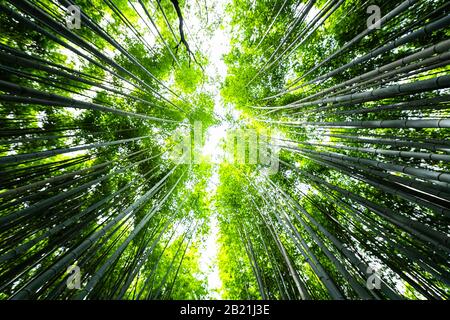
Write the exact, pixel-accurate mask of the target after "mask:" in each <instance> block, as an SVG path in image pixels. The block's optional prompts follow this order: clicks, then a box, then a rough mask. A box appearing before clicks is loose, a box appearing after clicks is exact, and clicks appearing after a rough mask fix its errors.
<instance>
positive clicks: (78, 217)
mask: <svg viewBox="0 0 450 320" xmlns="http://www.w3.org/2000/svg"><path fill="white" fill-rule="evenodd" d="M372 2H373V1H363V0H348V1H346V0H320V1H319V0H317V1H316V0H307V1H293V0H265V1H256V2H255V1H245V0H233V1H230V2H229V3H228V7H227V13H228V14H229V15H230V16H231V26H232V31H233V32H232V42H231V43H232V47H231V50H230V53H229V54H228V55H227V56H226V57H225V62H226V63H227V64H228V68H229V69H228V76H227V78H226V80H225V81H224V83H223V84H222V87H221V89H222V92H221V95H222V99H223V100H224V102H225V104H227V105H228V104H233V105H235V107H236V108H237V109H239V110H241V112H242V114H241V119H240V121H238V120H233V121H234V122H233V123H232V126H234V127H238V128H239V127H243V126H251V127H252V128H255V129H256V130H259V131H260V132H265V131H266V130H271V132H272V133H274V134H273V135H272V137H273V138H272V139H271V141H270V142H269V145H270V146H271V147H274V148H278V149H279V150H280V153H279V155H276V156H279V162H280V166H279V167H280V168H279V172H277V173H276V174H270V173H268V172H267V170H266V169H267V168H264V167H262V166H261V165H259V164H251V165H243V164H239V165H236V164H231V163H227V162H224V163H221V164H219V165H216V166H215V165H211V164H205V163H196V164H189V161H181V162H180V159H174V158H173V150H172V149H174V146H175V145H176V141H175V139H174V138H173V137H174V135H176V134H177V133H180V132H182V134H188V133H189V132H190V130H191V128H190V125H191V124H193V122H194V121H202V122H203V128H204V130H205V131H206V129H207V128H208V126H209V125H211V124H213V123H214V122H215V121H217V119H216V117H217V115H215V114H214V110H216V109H213V97H209V96H208V95H207V94H205V93H204V92H202V90H203V87H202V88H201V89H200V87H201V86H200V84H199V83H200V81H204V80H198V79H200V78H202V77H203V78H205V75H204V73H205V68H204V66H205V65H206V63H207V61H206V60H207V59H206V58H205V57H203V56H202V54H201V52H197V50H198V46H197V44H196V43H195V42H194V41H193V42H189V44H188V41H189V36H190V35H189V33H188V32H189V29H188V28H187V25H186V24H187V23H188V22H189V21H187V20H186V18H185V16H184V15H183V14H184V10H185V9H186V8H187V7H188V1H180V2H178V1H174V0H171V1H169V0H167V1H164V0H163V1H147V0H137V1H132V0H128V1H113V0H102V1H100V0H98V1H97V0H96V1H90V0H87V1H72V0H36V1H34V0H33V1H31V0H9V1H1V2H0V22H1V28H2V34H1V35H0V124H1V127H0V299H186V298H188V299H197V298H205V297H210V296H209V295H208V285H207V284H206V283H205V281H206V280H205V278H202V277H201V276H200V274H201V271H200V269H201V268H200V263H201V259H200V254H199V248H200V247H201V246H202V242H204V240H205V236H206V235H207V234H208V232H210V230H209V228H210V226H209V227H208V221H210V220H211V219H212V218H211V217H212V216H214V217H217V220H218V228H219V234H218V235H217V236H218V242H219V253H218V258H217V263H218V265H219V271H220V278H221V281H222V288H221V290H222V296H223V297H225V298H231V299H338V300H342V299H447V298H448V297H449V296H450V265H449V261H450V259H449V255H450V229H449V225H450V224H449V222H450V170H449V168H450V166H449V161H450V139H449V137H450V129H449V128H450V113H449V110H450V105H449V101H450V99H449V97H450V92H449V89H448V88H449V87H450V76H449V70H450V69H449V62H450V52H449V49H450V40H449V35H450V34H449V30H450V28H449V25H450V14H449V10H450V3H448V2H446V1H444V0H442V1H441V0H436V1H426V0H406V1H378V2H377V1H375V2H374V3H375V4H377V5H379V7H380V10H381V13H382V15H381V19H380V20H379V24H380V28H379V29H377V28H369V27H368V25H367V24H366V20H367V18H368V14H367V12H366V8H367V7H368V6H369V5H370V4H373V3H372ZM70 5H77V6H79V8H80V9H81V12H80V16H81V25H82V27H81V28H79V29H73V28H69V27H68V25H67V22H66V15H67V12H66V8H67V7H69V6H70ZM204 10H205V11H206V13H202V12H203V11H200V12H201V13H202V16H201V18H202V19H207V18H205V17H207V11H208V10H209V9H208V6H204ZM211 10H212V9H211ZM191 60H192V61H194V62H195V63H191ZM202 64H203V65H202ZM199 74H200V75H199ZM209 81H210V82H214V81H216V80H215V79H212V80H209ZM216 103H217V101H216ZM219 121H225V120H224V119H219ZM227 121H229V120H227ZM260 139H261V137H260ZM260 141H265V142H267V139H266V140H260ZM273 156H275V155H273ZM214 166H215V168H214ZM211 172H213V173H211ZM211 174H213V175H214V174H217V176H218V177H219V178H218V186H216V187H217V188H216V189H217V190H215V191H214V192H211V188H210V187H209V186H208V179H210V176H211ZM213 189H214V188H213ZM73 266H76V267H78V268H79V270H80V271H81V274H80V275H79V276H80V278H79V280H80V283H79V288H78V290H73V289H70V288H69V286H68V279H69V278H71V275H72V274H71V273H70V272H68V270H70V268H71V267H73Z"/></svg>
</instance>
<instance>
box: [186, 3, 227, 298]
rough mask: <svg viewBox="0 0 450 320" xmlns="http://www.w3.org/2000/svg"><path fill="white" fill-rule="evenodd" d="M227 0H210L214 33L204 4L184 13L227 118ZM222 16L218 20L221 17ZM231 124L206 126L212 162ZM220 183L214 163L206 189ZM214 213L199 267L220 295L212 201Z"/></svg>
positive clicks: (217, 105)
mask: <svg viewBox="0 0 450 320" xmlns="http://www.w3.org/2000/svg"><path fill="white" fill-rule="evenodd" d="M228 2H229V1H228V0H217V1H214V3H211V2H210V1H208V21H209V24H213V25H215V24H216V23H218V22H221V27H218V28H217V29H216V30H214V32H213V34H212V35H211V34H210V33H208V31H207V30H206V28H205V26H204V25H202V24H203V23H204V21H205V17H204V15H205V14H206V13H205V8H204V6H202V7H203V8H202V9H203V10H202V11H201V14H202V15H203V19H200V18H199V7H198V6H197V5H196V4H195V3H194V2H193V1H191V3H192V4H191V6H190V9H191V10H189V11H187V12H186V13H185V21H186V23H187V26H188V30H189V32H188V37H190V39H191V40H190V41H191V42H192V41H195V46H194V48H195V49H197V50H200V52H202V54H204V55H206V56H207V58H208V61H209V64H208V65H207V66H205V74H206V76H207V77H208V79H207V80H206V84H205V85H204V87H203V88H202V90H205V91H207V92H210V93H211V94H212V95H213V96H214V113H215V114H216V116H217V117H218V118H221V119H224V117H225V115H226V114H227V112H231V113H232V114H236V111H235V110H230V109H228V110H227V109H226V108H225V107H224V103H223V101H222V97H221V95H220V85H221V83H223V81H224V80H225V77H226V75H227V66H226V64H225V62H224V61H223V55H224V54H226V53H228V52H229V50H230V38H231V36H230V28H229V26H230V24H229V23H227V22H226V21H225V20H224V19H226V18H227V17H225V7H226V5H227V3H228ZM218 20H219V21H218ZM228 128H229V124H227V123H226V122H222V123H221V124H219V125H217V126H212V127H210V128H208V129H207V131H206V137H205V144H204V147H203V149H202V154H203V156H206V157H209V158H210V161H211V162H212V163H216V164H217V163H219V162H220V160H221V159H223V152H224V151H223V149H222V147H221V143H222V141H223V139H224V138H225V136H226V131H227V129H228ZM218 183H219V174H218V172H217V166H215V167H214V169H213V173H212V175H211V177H210V179H209V181H208V188H207V191H208V193H209V195H210V196H211V197H212V196H213V195H214V194H215V192H216V189H217V185H218ZM210 209H211V211H212V214H211V216H210V219H209V222H208V223H209V227H210V230H209V234H208V235H207V237H206V241H204V243H203V244H202V245H201V247H200V248H199V252H200V255H201V256H200V269H201V271H202V272H203V273H204V274H205V275H206V279H207V284H208V291H209V298H210V299H221V297H222V295H221V287H222V282H221V280H220V277H219V268H218V257H217V256H218V243H217V237H218V234H219V226H218V220H217V212H216V211H215V207H214V204H211V208H210Z"/></svg>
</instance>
